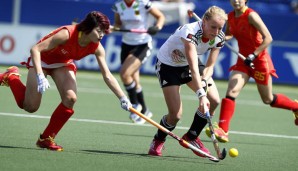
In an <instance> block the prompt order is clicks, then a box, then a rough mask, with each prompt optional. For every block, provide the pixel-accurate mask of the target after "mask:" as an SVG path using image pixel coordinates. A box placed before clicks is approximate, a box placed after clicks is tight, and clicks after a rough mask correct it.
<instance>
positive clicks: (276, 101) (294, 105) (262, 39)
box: [206, 0, 298, 142]
mask: <svg viewBox="0 0 298 171" xmlns="http://www.w3.org/2000/svg"><path fill="white" fill-rule="evenodd" d="M247 2H248V0H230V3H231V5H232V7H233V9H234V10H233V11H232V12H230V13H229V14H228V22H227V25H226V32H225V33H226V41H227V40H230V39H232V38H233V37H234V38H236V40H237V41H238V45H239V52H240V53H241V54H243V55H244V56H247V58H246V59H245V60H244V62H243V60H241V59H240V58H238V60H237V63H236V64H235V65H234V66H232V67H231V68H230V70H231V75H230V78H229V85H228V89H227V92H226V97H225V98H223V99H222V102H221V110H220V116H219V123H218V125H215V126H216V127H217V128H216V129H215V135H216V137H217V139H218V140H219V141H221V142H228V141H229V139H228V131H229V124H230V121H231V119H232V116H233V114H234V111H235V99H236V98H237V96H238V95H239V93H240V91H241V90H242V88H243V87H244V86H245V84H246V83H247V82H248V80H249V78H253V79H254V80H255V82H256V84H257V88H258V91H259V94H260V96H261V99H262V101H263V103H265V104H270V106H271V107H276V108H282V109H287V110H292V111H293V112H294V115H295V124H296V125H298V102H297V101H294V100H291V99H289V98H288V97H287V96H285V95H283V94H273V93H272V76H274V77H276V78H277V77H278V76H277V74H276V71H275V69H274V66H273V63H272V60H271V57H270V55H269V54H268V52H267V47H268V46H269V45H270V43H271V42H272V37H271V34H270V32H269V30H268V29H267V27H266V25H265V24H264V22H263V21H262V19H261V18H260V16H259V15H258V14H257V13H256V12H255V11H254V10H253V9H251V8H248V6H247ZM251 63H253V64H254V66H255V68H254V69H252V68H251V67H249V66H250V64H251ZM206 134H207V135H209V136H210V130H209V129H208V128H207V129H206Z"/></svg>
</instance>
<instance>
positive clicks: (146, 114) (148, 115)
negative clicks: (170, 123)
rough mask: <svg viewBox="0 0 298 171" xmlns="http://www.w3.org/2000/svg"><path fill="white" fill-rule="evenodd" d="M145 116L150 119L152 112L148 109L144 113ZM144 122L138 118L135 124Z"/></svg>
mask: <svg viewBox="0 0 298 171" xmlns="http://www.w3.org/2000/svg"><path fill="white" fill-rule="evenodd" d="M144 115H145V116H147V117H148V118H151V117H152V116H153V114H152V112H150V111H149V110H148V109H147V110H146V112H145V113H144ZM145 122H146V120H145V119H143V118H141V117H139V118H138V119H137V120H136V121H135V123H136V124H144V123H145Z"/></svg>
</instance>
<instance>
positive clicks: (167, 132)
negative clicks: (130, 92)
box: [129, 107, 219, 162]
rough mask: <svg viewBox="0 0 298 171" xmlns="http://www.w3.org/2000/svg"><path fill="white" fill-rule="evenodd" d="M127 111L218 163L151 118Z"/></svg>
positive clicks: (214, 158) (132, 110)
mask: <svg viewBox="0 0 298 171" xmlns="http://www.w3.org/2000/svg"><path fill="white" fill-rule="evenodd" d="M129 110H130V111H131V112H133V113H135V114H137V115H138V116H140V117H141V118H143V119H145V120H146V121H147V122H149V123H150V124H152V125H153V126H155V127H157V128H158V129H160V130H161V131H163V132H164V133H166V134H168V135H169V136H171V137H173V138H174V139H176V140H178V141H179V142H181V143H183V144H184V145H185V146H187V147H189V148H190V149H191V150H193V151H196V152H198V153H200V154H201V155H203V156H205V157H207V158H208V159H209V160H211V161H213V162H219V159H218V158H216V157H214V156H212V155H210V154H208V153H206V152H204V151H202V150H200V149H198V148H197V147H195V146H193V145H192V144H190V143H188V142H187V141H185V140H183V139H182V138H180V137H178V136H177V135H175V134H173V133H172V132H171V131H169V130H168V129H166V128H165V127H163V126H161V125H160V124H158V123H157V122H155V121H154V120H152V119H151V118H148V117H147V116H145V115H143V114H142V113H140V112H139V111H137V110H136V109H134V108H132V107H130V108H129Z"/></svg>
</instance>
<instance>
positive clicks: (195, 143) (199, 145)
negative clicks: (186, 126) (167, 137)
mask: <svg viewBox="0 0 298 171" xmlns="http://www.w3.org/2000/svg"><path fill="white" fill-rule="evenodd" d="M182 139H184V140H185V141H187V142H188V143H190V144H191V145H193V146H195V147H197V148H198V149H200V150H202V151H204V152H205V153H208V154H210V152H209V150H208V149H207V148H206V147H205V146H204V144H203V143H202V142H201V140H200V138H199V137H197V138H196V139H194V140H190V139H189V138H188V136H187V134H184V135H183V137H182ZM179 144H180V145H181V146H182V147H184V148H188V147H187V146H185V145H184V144H183V143H181V142H180V141H179ZM192 152H193V153H195V154H196V155H197V156H200V157H205V156H203V155H202V154H200V153H198V152H196V151H192Z"/></svg>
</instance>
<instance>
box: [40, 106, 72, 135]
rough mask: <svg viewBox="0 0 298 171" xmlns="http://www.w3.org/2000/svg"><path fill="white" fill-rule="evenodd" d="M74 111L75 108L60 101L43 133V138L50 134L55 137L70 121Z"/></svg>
mask: <svg viewBox="0 0 298 171" xmlns="http://www.w3.org/2000/svg"><path fill="white" fill-rule="evenodd" d="M73 113H74V111H73V109H70V108H67V107H65V106H64V105H63V104H62V103H60V104H59V106H58V107H57V108H56V110H55V111H54V113H53V114H52V116H51V119H50V122H49V124H48V126H47V128H46V129H45V130H44V132H43V134H42V138H48V137H49V136H51V137H53V138H55V136H56V135H57V134H58V132H59V131H60V129H61V128H62V127H63V125H64V124H65V123H66V122H67V121H68V119H69V118H70V117H71V116H72V114H73Z"/></svg>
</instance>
